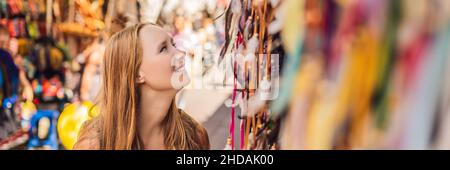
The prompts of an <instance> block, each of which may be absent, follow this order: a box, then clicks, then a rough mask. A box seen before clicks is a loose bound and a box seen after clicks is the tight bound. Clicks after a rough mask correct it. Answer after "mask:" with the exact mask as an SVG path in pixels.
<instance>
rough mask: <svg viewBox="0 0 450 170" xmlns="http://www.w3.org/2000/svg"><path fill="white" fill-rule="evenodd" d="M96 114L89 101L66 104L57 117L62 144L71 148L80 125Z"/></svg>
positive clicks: (95, 109)
mask: <svg viewBox="0 0 450 170" xmlns="http://www.w3.org/2000/svg"><path fill="white" fill-rule="evenodd" d="M97 115H98V109H97V107H95V106H94V104H92V103H91V102H87V101H86V102H82V103H78V102H77V103H72V104H70V105H68V106H66V107H65V108H64V110H63V112H62V113H61V115H60V116H59V119H58V124H57V128H58V135H59V138H60V140H61V142H62V144H63V146H64V147H65V148H66V149H68V150H71V149H72V148H73V146H74V145H75V142H76V141H77V137H78V133H79V131H80V128H81V125H82V124H83V123H84V122H85V121H86V120H89V119H92V118H94V117H95V116H97Z"/></svg>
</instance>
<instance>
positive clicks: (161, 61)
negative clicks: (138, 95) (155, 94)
mask: <svg viewBox="0 0 450 170" xmlns="http://www.w3.org/2000/svg"><path fill="white" fill-rule="evenodd" d="M170 58H171V57H170V56H167V55H158V56H147V57H146V56H144V57H143V59H142V65H141V71H143V72H144V75H145V82H146V83H147V84H148V85H150V87H152V88H153V89H155V90H166V89H170V88H171V87H172V86H171V84H170V78H171V76H172V72H173V71H172V66H171V64H170V63H171V60H170Z"/></svg>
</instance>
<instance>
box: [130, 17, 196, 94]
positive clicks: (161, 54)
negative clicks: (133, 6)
mask: <svg viewBox="0 0 450 170" xmlns="http://www.w3.org/2000/svg"><path fill="white" fill-rule="evenodd" d="M139 37H140V40H141V44H142V50H143V54H142V55H143V56H142V64H141V66H140V72H139V76H140V78H138V82H139V83H144V84H146V85H149V86H150V87H151V88H152V89H153V90H159V91H162V90H171V89H176V90H178V89H181V88H182V87H183V86H186V85H187V84H188V83H189V77H188V76H187V73H186V70H185V69H184V57H185V53H184V52H182V51H180V50H178V49H177V48H176V47H175V44H174V43H173V40H172V37H171V36H169V34H168V33H166V32H165V31H164V30H162V29H161V28H160V27H158V26H154V25H146V26H144V27H143V28H142V29H141V30H140V32H139Z"/></svg>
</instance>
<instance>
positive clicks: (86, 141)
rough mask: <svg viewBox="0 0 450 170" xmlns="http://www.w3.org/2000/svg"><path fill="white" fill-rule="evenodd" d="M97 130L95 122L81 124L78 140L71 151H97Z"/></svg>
mask: <svg viewBox="0 0 450 170" xmlns="http://www.w3.org/2000/svg"><path fill="white" fill-rule="evenodd" d="M99 133H100V132H99V129H98V126H97V125H96V123H95V122H93V121H86V122H85V123H83V125H82V126H81V129H80V133H79V134H78V139H77V142H76V143H75V145H74V146H73V150H98V149H100V135H99Z"/></svg>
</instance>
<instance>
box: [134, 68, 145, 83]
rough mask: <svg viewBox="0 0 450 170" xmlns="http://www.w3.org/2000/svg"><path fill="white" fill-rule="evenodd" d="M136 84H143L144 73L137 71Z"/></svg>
mask: <svg viewBox="0 0 450 170" xmlns="http://www.w3.org/2000/svg"><path fill="white" fill-rule="evenodd" d="M136 82H137V83H139V84H141V83H144V82H145V80H144V73H143V72H142V71H140V70H139V73H138V76H137V78H136Z"/></svg>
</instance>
